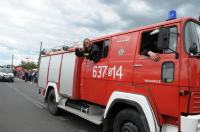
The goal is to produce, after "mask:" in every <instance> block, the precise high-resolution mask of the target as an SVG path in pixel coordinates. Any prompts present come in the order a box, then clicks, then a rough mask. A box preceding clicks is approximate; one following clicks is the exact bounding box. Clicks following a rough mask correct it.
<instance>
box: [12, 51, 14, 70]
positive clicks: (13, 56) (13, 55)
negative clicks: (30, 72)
mask: <svg viewBox="0 0 200 132" xmlns="http://www.w3.org/2000/svg"><path fill="white" fill-rule="evenodd" d="M13 59H14V55H13V54H12V71H13V69H14V67H13Z"/></svg>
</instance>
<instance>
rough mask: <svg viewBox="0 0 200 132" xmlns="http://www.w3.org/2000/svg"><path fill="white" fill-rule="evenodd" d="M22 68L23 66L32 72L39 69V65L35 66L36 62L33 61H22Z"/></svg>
mask: <svg viewBox="0 0 200 132" xmlns="http://www.w3.org/2000/svg"><path fill="white" fill-rule="evenodd" d="M20 66H22V67H23V68H24V69H26V70H32V69H35V68H37V65H36V64H35V62H33V61H31V62H29V61H28V62H26V61H23V60H22V61H21V64H20Z"/></svg>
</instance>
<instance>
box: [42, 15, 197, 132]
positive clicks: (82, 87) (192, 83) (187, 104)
mask: <svg viewBox="0 0 200 132" xmlns="http://www.w3.org/2000/svg"><path fill="white" fill-rule="evenodd" d="M189 21H192V22H195V23H198V24H199V21H198V20H196V19H192V18H179V19H175V20H170V21H163V22H161V23H158V24H153V25H150V26H144V27H140V28H136V29H132V30H129V31H126V32H121V33H116V34H112V35H106V36H103V37H99V38H95V39H92V42H93V44H97V45H99V46H100V47H101V48H102V52H104V50H105V49H104V45H103V44H105V41H107V42H108V43H109V44H108V45H109V46H108V47H109V48H108V51H107V52H108V53H107V55H106V56H104V57H102V58H101V59H100V61H99V62H97V63H94V62H93V61H91V60H88V59H85V58H84V57H82V58H78V57H76V59H75V60H76V61H75V68H74V75H73V86H72V93H73V94H72V95H71V96H69V95H67V94H66V96H65V94H63V93H62V94H61V96H62V95H63V96H64V97H66V98H69V99H72V100H79V101H84V102H86V103H89V104H90V103H91V104H95V105H98V106H100V107H102V108H106V107H108V104H109V100H110V98H111V95H112V94H113V93H114V92H116V91H117V92H123V93H131V94H137V95H142V96H145V97H146V99H147V100H148V101H149V105H150V106H151V109H152V111H153V113H154V115H155V120H156V121H157V123H158V126H162V125H163V124H170V125H174V126H177V129H178V130H179V131H181V130H182V128H181V116H189V115H198V114H200V59H199V58H198V57H196V56H191V55H190V54H189V53H188V52H187V51H186V49H185V43H186V42H185V26H186V24H187V23H188V22H189ZM160 27H165V28H168V27H170V28H171V27H175V29H176V31H177V32H176V34H177V39H176V44H175V45H176V47H175V50H176V52H177V53H178V57H177V56H176V53H175V52H169V53H161V54H159V56H160V58H161V59H160V61H158V62H154V61H152V59H150V57H147V56H144V55H142V54H141V43H142V41H143V35H144V33H147V32H151V31H153V30H155V29H157V28H160ZM101 42H102V43H101ZM101 44H102V46H101ZM67 53H68V52H57V53H53V54H51V53H50V54H48V55H44V56H43V57H47V56H50V57H51V56H53V55H55V54H56V55H59V54H60V55H61V56H63V55H64V54H67ZM70 53H71V52H70ZM61 60H62V57H61ZM165 64H167V65H165ZM168 64H169V65H168ZM56 65H59V66H60V67H61V65H62V61H60V63H59V64H56ZM69 65H70V64H69ZM165 66H170V67H171V66H172V69H171V70H172V71H167V72H166V71H165V70H163V69H164V67H165ZM48 67H49V66H48ZM57 72H59V75H60V74H61V73H60V72H61V68H60V69H59V71H57ZM170 73H173V78H169V79H168V80H165V79H166V78H164V79H163V77H164V76H165V74H167V75H168V74H169V75H171V74H170ZM48 74H49V73H47V79H46V87H45V89H44V90H45V93H44V94H45V95H46V94H48V92H47V89H48V83H49V80H48ZM65 74H66V76H67V74H68V73H65ZM56 85H57V91H58V93H59V90H60V76H59V79H58V82H56ZM46 96H47V95H46ZM141 105H142V104H141ZM166 131H167V129H166Z"/></svg>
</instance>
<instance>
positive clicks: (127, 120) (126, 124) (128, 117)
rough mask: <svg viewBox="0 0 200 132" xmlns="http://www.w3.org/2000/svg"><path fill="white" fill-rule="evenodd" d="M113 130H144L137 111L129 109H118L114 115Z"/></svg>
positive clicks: (138, 131) (141, 131) (123, 131)
mask: <svg viewBox="0 0 200 132" xmlns="http://www.w3.org/2000/svg"><path fill="white" fill-rule="evenodd" d="M113 132H145V130H144V127H143V123H142V121H141V118H140V115H139V113H138V112H136V111H134V110H131V109H124V110H122V111H120V112H119V113H118V114H117V116H116V117H115V120H114V124H113Z"/></svg>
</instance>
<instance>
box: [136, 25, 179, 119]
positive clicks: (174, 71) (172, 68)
mask: <svg viewBox="0 0 200 132" xmlns="http://www.w3.org/2000/svg"><path fill="white" fill-rule="evenodd" d="M168 28H169V29H170V42H169V43H170V48H171V49H173V50H175V51H177V52H179V46H177V44H178V42H179V41H180V40H179V38H178V35H177V32H178V25H170V26H169V27H168ZM153 30H155V28H154V29H151V30H146V31H141V33H140V41H139V45H138V48H137V51H138V52H136V57H135V63H134V65H133V67H134V84H135V87H136V89H137V88H138V89H139V88H140V89H141V88H144V89H145V91H146V93H148V95H150V98H151V100H153V102H154V104H155V105H156V107H157V110H158V112H159V113H160V114H161V115H163V116H167V117H177V116H178V112H179V107H178V106H179V100H178V99H179V58H176V55H175V53H174V52H172V51H170V50H166V51H163V52H162V53H159V56H160V58H161V59H160V61H158V62H155V61H153V60H152V59H151V58H150V57H149V56H145V55H142V53H141V48H142V44H143V41H144V40H145V41H146V42H150V43H149V44H151V40H150V39H151V35H150V34H151V33H152V31H153ZM148 35H149V36H148ZM145 36H148V37H147V38H145ZM157 37H158V35H157ZM155 38H156V37H154V39H155ZM179 53H180V52H179Z"/></svg>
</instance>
